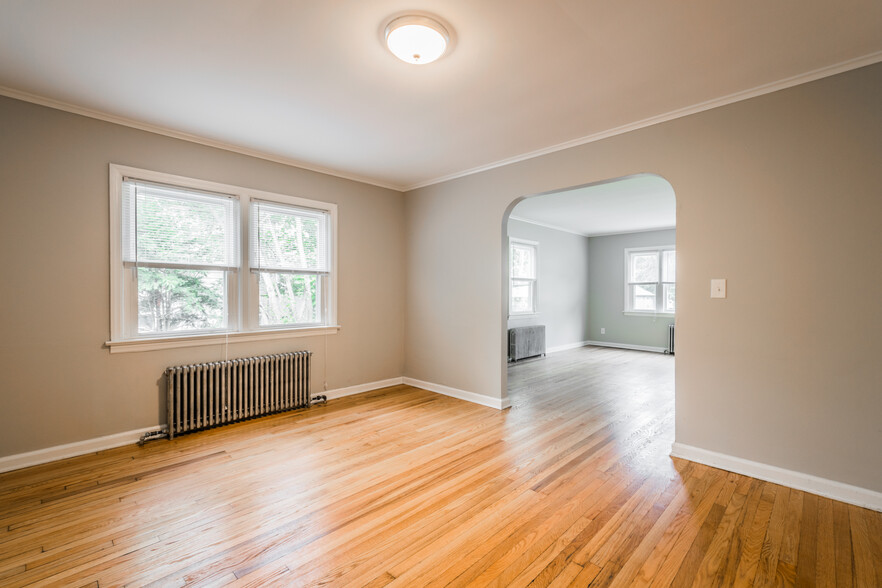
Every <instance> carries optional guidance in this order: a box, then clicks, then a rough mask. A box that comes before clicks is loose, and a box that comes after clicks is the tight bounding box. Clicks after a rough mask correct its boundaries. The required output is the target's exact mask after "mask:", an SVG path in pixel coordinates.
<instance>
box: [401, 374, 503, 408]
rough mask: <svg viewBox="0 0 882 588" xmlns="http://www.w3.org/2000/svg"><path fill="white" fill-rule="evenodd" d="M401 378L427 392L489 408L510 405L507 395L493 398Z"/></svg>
mask: <svg viewBox="0 0 882 588" xmlns="http://www.w3.org/2000/svg"><path fill="white" fill-rule="evenodd" d="M402 379H403V380H404V383H405V384H407V385H408V386H414V387H415V388H422V389H423V390H428V391H429V392H437V393H438V394H443V395H444V396H450V397H452V398H459V399H460V400H466V401H468V402H474V403H475V404H480V405H482V406H489V407H490V408H495V409H497V410H503V409H506V408H508V407H509V406H511V401H510V400H509V399H508V397H505V398H495V397H493V396H487V395H486V394H478V393H476V392H467V391H466V390H460V389H458V388H451V387H450V386H442V385H441V384H433V383H432V382H424V381H422V380H415V379H413V378H402Z"/></svg>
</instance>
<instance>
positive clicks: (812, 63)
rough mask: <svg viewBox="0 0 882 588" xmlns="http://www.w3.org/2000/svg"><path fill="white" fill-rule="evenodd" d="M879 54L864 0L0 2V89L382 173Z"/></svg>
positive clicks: (630, 119)
mask: <svg viewBox="0 0 882 588" xmlns="http://www.w3.org/2000/svg"><path fill="white" fill-rule="evenodd" d="M413 9H418V10H420V11H424V12H428V13H431V14H435V15H437V16H439V17H440V19H441V20H443V21H444V22H446V23H447V24H449V25H450V27H451V28H452V30H453V33H454V37H455V46H454V48H453V51H452V52H450V53H449V55H447V56H445V57H443V58H442V59H441V60H439V61H437V62H435V63H433V64H430V65H425V66H412V65H408V64H405V63H403V62H400V61H398V60H397V59H396V58H395V57H393V56H392V55H391V54H390V53H389V52H388V51H386V49H385V48H384V47H383V46H382V44H381V37H382V29H383V26H384V25H385V24H386V22H388V20H389V19H390V18H391V17H392V16H396V15H399V14H401V13H402V12H405V11H408V10H413ZM880 60H882V2H879V0H837V1H835V2H834V1H831V0H775V1H772V2H770V1H769V0H738V1H732V0H725V1H724V0H708V1H705V2H680V1H675V0H667V1H657V2H611V1H601V0H593V1H592V0H554V1H551V0H546V1H543V2H537V1H535V0H481V1H476V0H410V1H404V0H371V1H370V2H368V1H365V0H335V1H334V2H318V1H315V0H249V1H242V0H187V1H183V2H182V1H181V0H150V1H142V2H138V1H134V0H128V1H123V0H77V1H71V0H3V1H2V2H0V86H2V87H4V88H5V89H3V90H0V93H3V94H6V95H9V96H14V97H22V98H26V99H30V100H33V101H37V102H43V103H51V104H54V105H56V106H61V107H63V108H67V109H69V110H74V111H79V112H86V113H90V114H92V115H96V116H102V115H101V114H96V113H106V114H108V115H112V116H113V117H117V118H116V119H114V120H119V118H122V119H126V120H128V121H130V123H131V124H134V125H136V126H138V125H140V126H142V127H143V126H144V125H153V126H154V127H159V128H162V129H171V130H172V131H174V132H183V133H187V134H192V135H196V136H198V137H201V138H204V139H206V140H207V141H208V142H213V143H215V144H217V143H223V144H225V145H229V146H233V147H235V148H238V149H240V150H243V151H246V152H252V153H254V152H258V153H262V154H265V155H267V156H269V157H270V158H275V159H278V160H282V161H288V162H292V163H297V164H300V165H303V166H305V167H309V168H313V169H322V170H329V171H331V172H333V173H337V174H339V175H343V176H346V177H355V178H359V179H365V180H367V181H370V182H372V183H376V184H379V185H387V186H391V187H396V188H399V189H405V188H411V187H415V186H419V185H425V184H428V183H432V182H433V181H437V180H439V179H444V178H449V177H455V176H457V175H462V174H464V173H467V172H469V171H471V170H475V169H481V168H486V167H491V166H493V165H496V164H499V163H503V162H507V161H512V160H516V159H518V158H523V157H525V156H528V155H530V154H535V153H537V152H543V151H548V150H552V149H554V148H559V147H561V146H565V145H571V144H578V143H580V142H585V141H586V140H590V139H591V138H594V137H597V136H601V135H603V134H608V133H610V132H616V131H615V130H616V129H619V130H621V129H620V128H621V127H624V126H628V125H631V126H639V125H640V124H646V122H647V121H648V120H649V121H651V120H658V118H659V117H661V118H664V117H665V116H675V115H677V114H682V113H683V112H687V111H688V109H690V108H691V107H694V106H696V105H700V106H698V108H706V107H708V106H711V105H714V104H718V103H725V102H727V101H732V100H734V99H738V98H741V97H744V96H748V95H752V94H756V93H761V92H763V91H768V90H769V89H773V88H776V87H782V86H786V85H790V84H793V83H797V82H800V81H805V80H807V79H812V78H816V77H820V76H823V75H829V74H831V73H835V72H838V71H843V70H846V69H849V68H853V67H856V66H859V65H863V64H867V63H874V62H877V61H880ZM800 76H801V77H800ZM782 80H784V81H783V82H781V81H782ZM778 82H780V83H779V84H777V85H776V83H778ZM45 99H49V100H50V101H55V102H49V101H47V100H45ZM83 109H86V110H83ZM683 109H687V110H683ZM670 113H673V114H670ZM640 121H643V122H642V123H641V122H640ZM635 123H637V124H636V125H635Z"/></svg>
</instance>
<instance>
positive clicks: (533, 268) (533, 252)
mask: <svg viewBox="0 0 882 588" xmlns="http://www.w3.org/2000/svg"><path fill="white" fill-rule="evenodd" d="M509 260H510V264H511V265H510V268H509V277H510V284H509V292H510V296H509V305H508V308H509V314H511V315H517V314H535V313H536V312H537V310H536V308H537V298H538V291H539V271H538V270H539V267H538V266H539V244H538V243H536V242H535V241H526V240H524V239H514V238H512V239H510V240H509Z"/></svg>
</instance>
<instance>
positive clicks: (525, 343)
mask: <svg viewBox="0 0 882 588" xmlns="http://www.w3.org/2000/svg"><path fill="white" fill-rule="evenodd" d="M537 355H545V325H533V326H529V327H513V328H511V329H509V330H508V357H509V360H510V361H518V360H520V359H525V358H527V357H535V356H537Z"/></svg>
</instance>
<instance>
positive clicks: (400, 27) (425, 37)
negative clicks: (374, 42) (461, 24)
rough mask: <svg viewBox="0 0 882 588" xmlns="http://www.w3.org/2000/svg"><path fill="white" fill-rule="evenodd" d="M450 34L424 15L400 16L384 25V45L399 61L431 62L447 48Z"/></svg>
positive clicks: (418, 63)
mask: <svg viewBox="0 0 882 588" xmlns="http://www.w3.org/2000/svg"><path fill="white" fill-rule="evenodd" d="M449 42H450V35H449V34H448V33H447V30H446V29H445V28H444V27H443V26H442V25H441V23H439V22H437V21H435V20H433V19H431V18H428V17H425V16H402V17H401V18H396V19H395V20H393V21H392V22H390V23H389V26H387V27H386V45H387V46H388V47H389V51H391V52H392V54H393V55H395V57H397V58H398V59H400V60H401V61H406V62H407V63H412V64H414V65H424V64H426V63H432V62H433V61H435V60H436V59H438V58H439V57H441V56H442V55H444V52H445V51H446V50H447V44H448V43H449Z"/></svg>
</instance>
